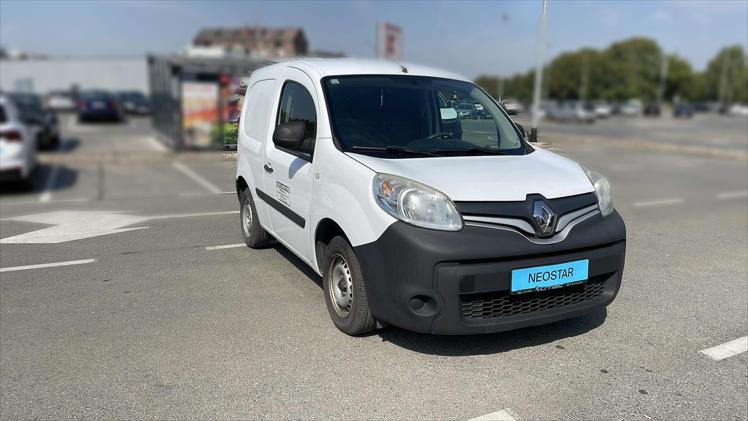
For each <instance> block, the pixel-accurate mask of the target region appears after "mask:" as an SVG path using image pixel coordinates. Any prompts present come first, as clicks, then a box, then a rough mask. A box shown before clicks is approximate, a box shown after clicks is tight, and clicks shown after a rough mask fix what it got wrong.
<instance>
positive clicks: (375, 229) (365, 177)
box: [309, 138, 396, 273]
mask: <svg viewBox="0 0 748 421" xmlns="http://www.w3.org/2000/svg"><path fill="white" fill-rule="evenodd" d="M314 169H315V171H316V174H315V178H314V180H313V183H312V198H313V199H312V200H313V201H314V206H312V207H311V211H310V215H309V222H310V227H309V244H310V249H311V250H312V253H314V254H315V255H314V256H312V258H311V259H310V260H311V262H310V264H311V265H312V268H314V269H315V270H316V271H317V273H321V271H320V268H319V267H317V256H316V250H315V247H314V246H313V245H314V234H315V232H316V230H317V226H318V225H319V223H320V221H321V220H322V219H324V218H330V219H332V220H333V221H335V223H337V224H338V225H339V226H340V228H342V229H343V232H344V233H345V235H346V236H347V237H348V241H350V242H351V245H352V246H353V247H356V246H359V245H362V244H367V243H371V242H372V241H375V240H376V239H378V238H379V237H380V236H381V235H382V233H383V232H384V231H385V230H386V229H387V227H389V226H390V225H392V224H393V223H394V222H395V221H396V219H395V218H393V217H392V216H390V215H389V214H387V213H385V211H383V210H382V209H381V208H380V207H379V205H377V204H376V202H375V201H374V194H373V192H372V181H373V180H374V175H375V172H374V171H372V170H370V169H369V168H367V167H366V166H364V165H362V164H361V163H359V162H358V161H356V160H354V159H353V158H351V157H349V156H348V155H346V154H344V153H342V152H340V151H339V150H338V149H337V148H335V145H334V144H333V141H332V138H326V139H319V138H318V139H317V144H316V146H315V149H314ZM317 174H318V175H319V177H317V176H316V175H317Z"/></svg>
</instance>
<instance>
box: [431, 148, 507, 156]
mask: <svg viewBox="0 0 748 421" xmlns="http://www.w3.org/2000/svg"><path fill="white" fill-rule="evenodd" d="M433 153H435V154H441V153H448V154H453V153H464V154H467V155H506V153H505V152H503V151H501V150H498V149H491V148H482V147H478V146H476V147H474V148H463V149H459V148H455V149H435V150H434V151H433Z"/></svg>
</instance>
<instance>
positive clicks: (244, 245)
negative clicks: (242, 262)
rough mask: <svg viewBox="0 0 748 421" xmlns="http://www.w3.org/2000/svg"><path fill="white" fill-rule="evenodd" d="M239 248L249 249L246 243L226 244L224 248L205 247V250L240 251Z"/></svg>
mask: <svg viewBox="0 0 748 421" xmlns="http://www.w3.org/2000/svg"><path fill="white" fill-rule="evenodd" d="M239 247H247V245H246V244H244V243H237V244H224V245H222V246H210V247H205V250H223V249H238V248H239Z"/></svg>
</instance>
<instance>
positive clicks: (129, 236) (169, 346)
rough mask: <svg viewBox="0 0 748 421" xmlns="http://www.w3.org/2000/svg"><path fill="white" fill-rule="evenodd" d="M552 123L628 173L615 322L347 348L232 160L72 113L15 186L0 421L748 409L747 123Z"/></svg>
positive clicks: (4, 260)
mask: <svg viewBox="0 0 748 421" xmlns="http://www.w3.org/2000/svg"><path fill="white" fill-rule="evenodd" d="M644 124H646V128H641V129H637V130H636V131H635V130H632V129H631V127H632V125H634V126H636V125H644ZM681 124H685V126H682V125H681ZM642 127H644V126H642ZM541 133H542V136H543V138H544V139H547V140H549V141H550V144H549V145H545V146H544V147H546V148H548V149H551V150H553V151H555V152H558V153H561V154H564V155H567V156H570V157H573V158H574V159H577V160H579V161H580V162H582V163H584V164H585V165H588V166H589V167H591V168H593V169H595V170H598V171H599V172H601V173H603V174H606V175H607V176H608V177H609V178H610V179H611V182H612V185H613V188H614V201H615V204H616V207H617V209H618V210H619V212H620V213H621V215H622V216H623V218H624V220H625V221H626V225H627V232H628V244H627V258H626V269H625V273H624V282H623V285H622V287H621V291H620V293H619V295H618V297H617V299H616V300H615V301H614V302H613V303H612V304H611V305H610V306H609V307H608V308H607V310H606V311H601V312H598V313H596V314H592V315H589V316H585V317H580V318H576V319H571V320H566V321H562V322H558V323H555V324H551V325H546V326H541V327H533V328H528V329H522V330H517V331H512V332H506V333H500V334H492V335H479V336H466V337H448V336H446V337H445V336H429V335H422V334H417V333H411V332H407V331H403V330H400V329H397V328H394V327H388V328H384V329H380V330H378V331H376V332H374V333H373V334H371V335H368V336H365V337H361V338H352V337H348V336H346V335H344V334H342V333H340V332H339V331H338V330H337V329H336V328H335V327H334V325H333V324H332V322H331V321H330V319H329V316H328V314H327V310H326V308H325V303H324V298H323V294H322V289H321V283H320V279H319V277H318V276H317V275H316V274H314V273H313V272H312V271H311V270H310V269H308V268H307V267H305V265H304V264H303V263H302V262H301V261H300V260H299V259H297V258H296V257H294V256H293V255H292V254H291V253H290V252H288V251H286V250H285V249H284V248H282V247H280V246H278V245H274V246H272V247H270V248H267V249H264V250H250V249H248V248H246V247H244V246H242V245H240V243H241V241H242V237H241V234H240V231H239V217H238V202H237V200H236V196H235V193H234V180H233V175H234V166H235V162H233V161H231V160H227V159H225V158H224V157H223V156H222V154H220V153H189V154H179V155H176V154H173V153H170V152H169V151H167V150H166V149H165V148H163V146H161V144H160V143H158V142H157V141H156V140H155V137H154V133H153V132H152V130H151V129H150V127H149V123H148V120H147V119H142V118H134V119H130V120H129V121H128V122H126V123H124V124H120V125H81V124H77V123H75V121H74V120H73V119H71V118H65V119H64V125H63V135H64V139H65V141H64V142H63V146H62V147H61V150H60V151H56V152H52V153H46V154H43V155H42V157H41V158H42V159H41V160H42V164H41V166H40V168H39V171H38V172H37V174H36V179H35V187H34V189H33V190H32V191H24V190H22V189H20V188H17V187H14V186H10V187H8V186H5V187H3V191H2V193H0V418H2V419H18V418H73V417H75V418H120V419H124V418H230V419H235V418H270V419H287V418H304V419H306V418H322V419H330V418H332V419H383V418H388V419H462V420H467V419H471V418H474V417H480V416H484V415H489V418H493V419H502V417H503V419H516V420H528V419H720V420H721V419H748V398H746V396H748V353H747V352H740V350H741V349H742V347H743V343H744V342H746V341H748V338H746V336H747V335H748V165H747V161H746V159H744V158H743V157H742V154H744V153H745V152H746V151H748V119H740V118H735V119H728V118H727V117H720V116H707V115H697V116H696V118H694V119H693V120H691V121H686V122H680V121H676V120H673V119H671V118H668V117H663V118H662V119H658V120H646V121H645V120H644V119H641V120H635V121H632V120H622V119H611V120H607V121H604V122H601V123H599V124H595V125H592V126H576V125H562V124H556V123H549V124H546V125H544V126H543V128H541ZM720 139H722V140H720ZM632 140H636V141H637V142H640V144H641V145H642V146H641V147H639V146H638V145H639V144H637V147H631V146H630V145H629V146H627V145H626V144H625V143H626V142H627V141H632ZM662 143H666V144H668V145H671V146H672V145H674V146H675V147H676V148H675V149H673V148H672V147H668V148H659V147H657V145H659V144H662ZM680 146H684V147H686V146H690V147H692V148H691V149H687V148H686V149H684V151H687V153H681V152H679V150H678V149H677V148H678V147H680ZM708 149H718V150H729V151H731V152H730V154H726V155H715V154H710V153H708V152H705V151H706V150H708ZM700 152H704V153H700Z"/></svg>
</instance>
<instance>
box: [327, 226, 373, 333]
mask: <svg viewBox="0 0 748 421" xmlns="http://www.w3.org/2000/svg"><path fill="white" fill-rule="evenodd" d="M324 262H325V263H324V266H323V267H324V268H325V271H324V273H323V280H322V282H323V286H324V291H325V303H326V304H327V311H328V312H329V313H330V318H332V321H333V323H335V326H336V327H337V328H338V329H340V330H341V331H342V332H344V333H346V334H348V335H354V336H355V335H361V334H364V333H367V332H371V331H372V330H374V328H375V327H376V323H375V321H374V316H373V315H372V314H371V311H370V310H369V302H368V301H367V299H366V285H365V283H364V277H363V273H362V272H361V265H360V264H359V262H358V258H357V257H356V253H355V252H354V251H353V248H352V247H351V245H350V244H348V241H346V239H345V238H343V237H340V236H338V237H335V238H333V239H332V240H331V241H330V243H329V244H328V245H327V247H326V248H325V258H324Z"/></svg>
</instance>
